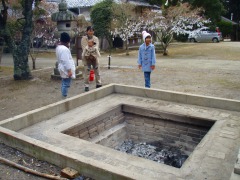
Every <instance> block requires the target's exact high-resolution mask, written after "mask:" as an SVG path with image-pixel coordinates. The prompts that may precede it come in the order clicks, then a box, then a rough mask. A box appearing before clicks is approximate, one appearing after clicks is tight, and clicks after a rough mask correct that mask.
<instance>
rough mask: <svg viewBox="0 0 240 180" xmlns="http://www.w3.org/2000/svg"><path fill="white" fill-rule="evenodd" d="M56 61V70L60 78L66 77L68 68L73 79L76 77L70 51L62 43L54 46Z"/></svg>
mask: <svg viewBox="0 0 240 180" xmlns="http://www.w3.org/2000/svg"><path fill="white" fill-rule="evenodd" d="M56 56H57V61H58V70H59V73H60V75H61V77H62V78H68V70H70V69H71V71H72V77H71V78H73V79H75V78H76V74H75V71H76V67H75V64H74V61H73V58H72V54H71V51H70V50H69V48H67V47H66V46H64V45H58V46H57V48H56Z"/></svg>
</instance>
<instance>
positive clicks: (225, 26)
mask: <svg viewBox="0 0 240 180" xmlns="http://www.w3.org/2000/svg"><path fill="white" fill-rule="evenodd" d="M217 26H218V27H219V29H220V31H221V32H222V36H223V37H226V36H229V35H230V34H231V33H232V31H233V27H232V23H230V22H225V21H220V22H218V23H217Z"/></svg>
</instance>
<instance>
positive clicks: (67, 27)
mask: <svg viewBox="0 0 240 180" xmlns="http://www.w3.org/2000/svg"><path fill="white" fill-rule="evenodd" d="M58 9H59V11H58V12H55V13H53V14H52V16H51V18H52V21H54V22H57V29H58V31H57V32H56V34H55V36H56V37H57V38H59V37H60V34H61V33H62V32H66V33H68V34H69V35H70V37H71V38H73V37H74V36H75V34H74V31H73V27H76V16H75V15H74V14H73V13H71V12H70V11H68V9H67V3H66V1H65V0H62V1H61V3H59V5H58Z"/></svg>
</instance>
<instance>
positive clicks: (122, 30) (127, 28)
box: [111, 19, 141, 55]
mask: <svg viewBox="0 0 240 180" xmlns="http://www.w3.org/2000/svg"><path fill="white" fill-rule="evenodd" d="M140 28H141V24H140V23H139V22H136V21H131V20H130V19H126V21H125V23H124V24H122V26H120V27H118V28H115V29H114V31H111V34H112V36H113V37H117V36H119V37H120V38H121V39H122V40H123V42H124V43H125V47H126V55H129V47H128V43H129V42H128V39H129V38H130V37H132V36H134V34H135V33H136V32H138V31H139V30H140Z"/></svg>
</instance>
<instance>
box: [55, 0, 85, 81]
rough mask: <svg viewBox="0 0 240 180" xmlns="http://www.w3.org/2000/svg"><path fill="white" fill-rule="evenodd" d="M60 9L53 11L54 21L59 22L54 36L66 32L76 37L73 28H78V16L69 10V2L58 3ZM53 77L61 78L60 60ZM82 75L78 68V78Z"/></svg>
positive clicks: (63, 0)
mask: <svg viewBox="0 0 240 180" xmlns="http://www.w3.org/2000/svg"><path fill="white" fill-rule="evenodd" d="M58 9H59V11H58V12H56V13H53V14H52V16H51V18H52V21H54V22H57V29H58V31H57V32H55V34H54V36H55V37H56V38H58V39H59V38H60V35H61V33H63V32H66V33H68V34H69V35H70V37H71V39H73V38H75V32H74V31H73V28H76V26H77V24H76V16H75V15H74V14H73V13H71V12H70V11H68V9H67V3H66V1H65V0H62V1H61V3H59V5H58ZM51 77H52V79H61V76H60V73H59V71H58V62H56V64H55V68H54V73H53V74H52V75H51ZM79 77H82V72H80V71H79V69H78V68H76V78H79Z"/></svg>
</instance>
